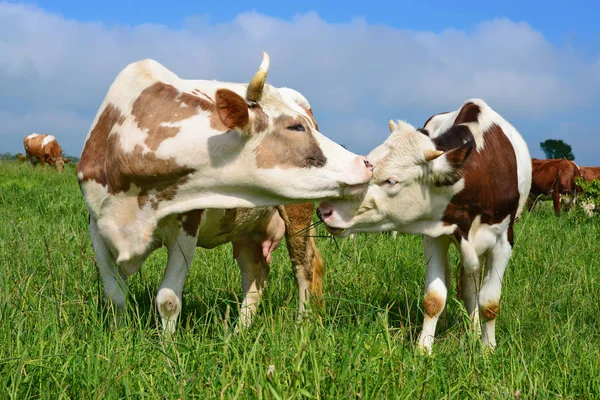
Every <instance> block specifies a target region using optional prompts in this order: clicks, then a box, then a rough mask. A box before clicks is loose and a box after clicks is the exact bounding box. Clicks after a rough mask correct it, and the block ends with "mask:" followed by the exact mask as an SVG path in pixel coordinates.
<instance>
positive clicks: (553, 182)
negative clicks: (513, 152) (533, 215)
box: [529, 158, 582, 216]
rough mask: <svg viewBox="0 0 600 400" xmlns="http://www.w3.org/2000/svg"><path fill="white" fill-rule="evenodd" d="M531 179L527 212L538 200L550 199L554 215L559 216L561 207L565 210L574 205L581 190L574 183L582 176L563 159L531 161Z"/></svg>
mask: <svg viewBox="0 0 600 400" xmlns="http://www.w3.org/2000/svg"><path fill="white" fill-rule="evenodd" d="M531 165H532V177H531V191H530V193H529V210H530V211H531V210H533V208H534V207H535V205H536V204H537V203H538V202H539V200H547V199H552V203H553V205H554V213H555V214H556V215H557V216H558V215H560V209H561V205H562V207H563V208H564V209H565V210H568V209H570V208H571V207H573V205H574V204H575V197H576V195H577V192H578V191H581V188H580V187H579V186H577V184H576V183H575V179H576V178H580V177H581V176H582V171H580V169H579V166H578V165H577V164H575V163H574V162H573V161H569V160H565V159H548V160H540V159H537V158H532V159H531Z"/></svg>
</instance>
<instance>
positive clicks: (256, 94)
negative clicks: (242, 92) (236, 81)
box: [246, 51, 271, 101]
mask: <svg viewBox="0 0 600 400" xmlns="http://www.w3.org/2000/svg"><path fill="white" fill-rule="evenodd" d="M270 64H271V59H270V57H269V55H268V54H267V53H266V52H264V51H263V59H262V62H261V63H260V67H258V71H256V74H254V76H253V77H252V80H251V81H250V84H248V90H247V91H246V99H247V100H249V101H258V100H260V97H261V96H262V92H263V88H264V87H265V81H266V80H267V73H268V72H269V65H270Z"/></svg>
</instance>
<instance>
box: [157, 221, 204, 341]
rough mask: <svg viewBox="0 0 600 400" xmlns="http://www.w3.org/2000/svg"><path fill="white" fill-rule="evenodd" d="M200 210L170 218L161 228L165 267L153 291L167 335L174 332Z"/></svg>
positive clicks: (193, 248) (192, 253)
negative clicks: (165, 257)
mask: <svg viewBox="0 0 600 400" xmlns="http://www.w3.org/2000/svg"><path fill="white" fill-rule="evenodd" d="M199 223H200V212H197V211H192V212H190V213H187V214H182V215H181V216H180V217H179V218H177V219H175V218H171V219H170V220H169V221H167V222H166V226H165V227H164V228H163V229H161V232H162V236H163V240H164V241H165V244H166V246H167V251H168V260H167V268H166V269H165V273H164V276H163V280H162V282H161V283H160V288H159V289H158V293H157V294H156V306H157V308H158V312H159V314H160V317H161V321H162V328H163V331H164V333H165V334H166V335H171V334H173V333H174V332H175V326H176V324H177V318H178V317H179V314H180V313H181V304H182V301H181V299H182V294H183V286H184V284H185V280H186V278H187V276H188V273H189V269H190V265H191V264H192V260H193V258H194V250H195V248H196V242H197V235H198V225H199Z"/></svg>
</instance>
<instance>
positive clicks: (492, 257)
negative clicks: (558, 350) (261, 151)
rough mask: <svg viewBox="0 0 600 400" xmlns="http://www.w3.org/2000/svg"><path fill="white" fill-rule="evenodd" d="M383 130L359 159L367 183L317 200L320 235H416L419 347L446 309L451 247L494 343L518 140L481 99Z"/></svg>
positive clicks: (517, 190)
mask: <svg viewBox="0 0 600 400" xmlns="http://www.w3.org/2000/svg"><path fill="white" fill-rule="evenodd" d="M390 131H391V135H390V136H389V137H388V139H387V140H385V142H384V143H383V144H382V145H380V146H379V147H377V148H375V149H374V150H373V151H372V152H371V153H370V154H369V155H368V157H369V160H370V161H371V162H372V163H373V168H374V175H373V179H372V182H371V184H370V185H369V186H368V188H367V189H366V190H365V191H363V193H361V194H360V195H358V196H353V197H348V198H345V199H332V200H325V201H322V202H321V203H320V204H319V207H318V209H317V213H318V215H319V217H320V218H321V219H322V220H323V221H324V222H325V224H326V226H327V229H328V230H329V232H330V233H332V234H334V235H337V236H341V237H344V236H346V235H349V234H351V233H354V232H379V231H387V230H398V231H399V232H403V233H409V234H420V235H423V247H424V253H425V262H426V265H427V267H426V284H425V296H424V301H423V308H424V322H423V329H422V331H421V333H420V335H419V343H418V345H419V348H420V349H423V350H425V351H427V352H431V351H432V345H433V340H434V334H435V327H436V324H437V321H438V318H439V316H440V314H441V313H442V311H443V310H444V308H445V304H446V297H447V293H448V289H447V287H448V286H447V285H448V284H449V283H450V280H449V279H450V278H449V275H450V266H449V259H448V248H449V246H450V244H454V245H455V246H456V247H457V249H458V251H459V253H460V257H461V266H462V268H461V269H460V272H459V274H460V279H459V282H460V287H461V290H460V292H461V296H462V299H463V301H464V304H465V307H466V310H467V311H468V313H469V315H470V316H471V319H472V320H473V323H474V326H475V327H477V328H478V329H479V328H481V332H482V341H483V343H484V345H485V346H486V347H489V348H493V347H495V345H496V339H495V321H496V316H497V315H498V311H499V306H500V291H501V285H502V277H503V275H504V271H505V269H506V267H507V264H508V261H509V259H510V256H511V253H512V248H513V243H514V233H513V225H514V222H515V219H516V218H517V217H518V216H519V215H520V214H521V212H522V210H523V208H524V206H525V203H526V200H527V195H528V194H529V188H530V186H531V158H530V155H529V149H528V148H527V144H526V143H525V141H524V140H523V138H522V137H521V136H520V135H519V133H518V132H517V130H516V129H515V128H514V127H513V126H512V125H511V124H509V123H508V122H507V121H506V120H505V119H504V118H502V117H501V116H500V115H499V114H497V113H496V112H495V111H494V110H493V109H492V108H491V107H490V106H488V105H487V104H486V103H485V102H484V101H483V100H481V99H472V100H468V101H467V102H465V103H464V104H463V105H462V107H460V108H459V109H458V110H456V111H454V112H450V113H442V114H437V115H435V116H433V117H431V118H430V119H429V120H428V121H427V122H426V123H425V126H424V128H423V129H415V128H414V127H413V126H411V125H410V124H408V123H407V122H403V121H399V122H394V121H390ZM483 259H485V260H486V264H485V272H484V278H483V284H482V285H481V286H480V282H479V279H480V272H481V268H482V264H483ZM480 321H481V323H480Z"/></svg>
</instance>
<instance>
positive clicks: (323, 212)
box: [317, 203, 333, 222]
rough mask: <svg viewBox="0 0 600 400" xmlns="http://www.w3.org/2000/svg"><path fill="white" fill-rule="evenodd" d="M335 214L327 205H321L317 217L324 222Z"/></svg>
mask: <svg viewBox="0 0 600 400" xmlns="http://www.w3.org/2000/svg"><path fill="white" fill-rule="evenodd" d="M332 214H333V209H332V208H331V206H329V205H328V204H327V203H321V204H319V207H318V208H317V217H319V219H320V220H321V221H323V222H325V220H326V219H327V218H329V217H331V215H332Z"/></svg>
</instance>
